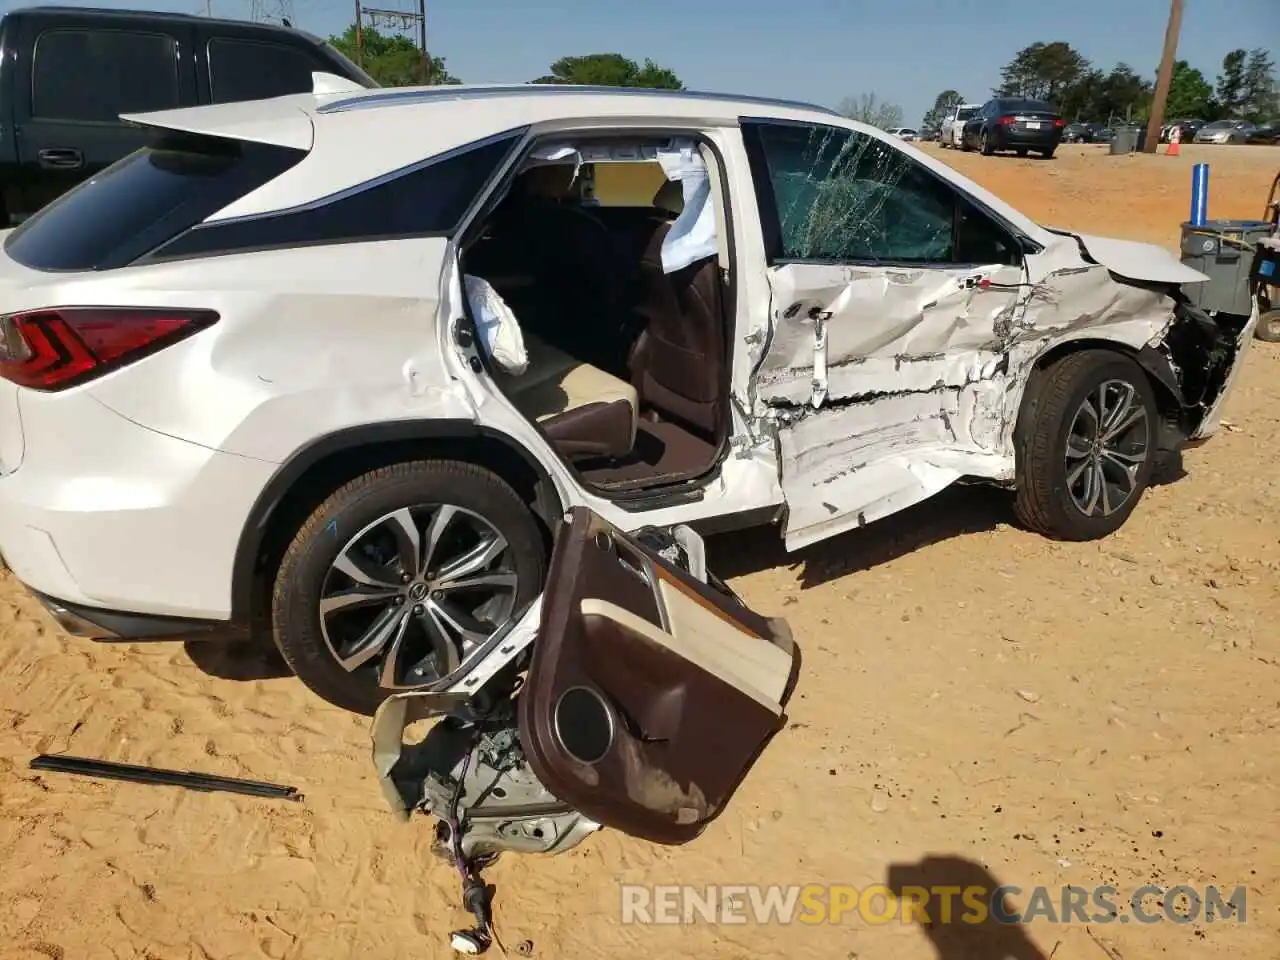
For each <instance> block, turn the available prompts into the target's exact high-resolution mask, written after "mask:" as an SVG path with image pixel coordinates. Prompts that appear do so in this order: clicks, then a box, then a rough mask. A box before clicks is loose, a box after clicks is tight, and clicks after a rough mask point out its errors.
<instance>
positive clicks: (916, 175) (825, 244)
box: [757, 124, 956, 263]
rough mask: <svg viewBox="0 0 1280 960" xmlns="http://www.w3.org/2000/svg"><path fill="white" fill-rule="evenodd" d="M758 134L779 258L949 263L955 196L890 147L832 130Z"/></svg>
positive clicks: (789, 128) (771, 128) (764, 129)
mask: <svg viewBox="0 0 1280 960" xmlns="http://www.w3.org/2000/svg"><path fill="white" fill-rule="evenodd" d="M757 129H758V135H759V138H760V146H761V150H762V153H763V158H764V162H765V164H766V166H767V167H768V176H769V180H770V183H771V184H772V187H773V199H774V204H775V206H776V211H777V218H778V226H779V232H780V237H779V238H778V240H779V243H778V246H779V247H780V249H779V251H778V252H779V255H780V257H781V258H782V259H787V260H838V261H849V260H855V261H872V262H875V261H883V260H887V261H897V262H913V263H950V262H952V261H953V260H954V256H953V254H954V252H955V251H954V249H953V243H954V235H955V215H956V198H955V195H954V194H953V193H952V191H951V190H950V189H949V188H948V187H947V186H946V185H945V184H943V183H942V182H940V181H939V180H937V179H936V178H934V177H932V176H930V175H929V174H928V173H927V172H926V171H924V170H923V169H922V168H920V167H919V166H917V165H916V164H915V163H913V162H912V161H911V160H910V159H909V158H908V157H907V156H905V155H904V154H903V153H901V152H900V151H898V150H896V149H895V148H894V147H892V146H891V145H890V144H887V143H884V142H882V141H880V140H877V139H875V138H874V137H869V136H867V135H865V134H861V133H857V132H855V131H852V130H844V129H840V128H837V127H824V126H806V125H798V124H779V125H772V124H761V125H760V126H759V127H758V128H757Z"/></svg>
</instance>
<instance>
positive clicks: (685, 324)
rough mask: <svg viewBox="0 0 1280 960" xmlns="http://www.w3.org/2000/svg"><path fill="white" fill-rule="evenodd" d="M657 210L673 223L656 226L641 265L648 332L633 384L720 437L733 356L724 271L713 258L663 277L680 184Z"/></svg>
mask: <svg viewBox="0 0 1280 960" xmlns="http://www.w3.org/2000/svg"><path fill="white" fill-rule="evenodd" d="M653 205H654V206H655V207H657V208H658V209H659V210H661V211H664V212H665V213H666V214H667V215H668V216H667V217H663V218H661V219H659V220H658V221H657V222H656V223H655V225H654V229H653V233H652V235H651V236H650V238H649V243H648V245H647V247H646V249H645V252H644V256H643V258H642V260H641V263H640V303H639V304H638V306H637V308H636V312H637V313H638V314H639V315H640V318H641V320H642V322H643V328H644V332H643V333H641V335H640V338H639V340H638V341H637V342H636V346H635V349H634V350H633V351H632V354H631V360H630V364H631V375H632V382H633V383H635V385H636V389H637V390H638V391H639V394H640V399H641V401H643V402H644V403H646V404H648V405H649V406H651V407H653V408H654V409H656V410H658V411H659V412H660V413H663V414H669V415H670V416H671V417H673V418H675V419H677V420H680V421H683V422H684V423H686V424H688V425H689V426H692V427H695V428H697V429H698V430H701V431H704V432H705V433H706V434H708V435H710V436H712V437H715V436H718V435H719V433H720V431H721V430H722V429H723V427H724V423H725V419H724V418H725V411H724V401H723V399H722V384H723V380H724V375H725V367H726V363H727V354H728V350H727V345H726V343H725V330H724V327H725V324H724V316H723V312H722V310H721V296H720V286H721V284H720V268H719V263H718V261H717V258H716V257H714V256H713V257H708V258H707V259H705V260H699V261H697V262H695V263H692V264H690V265H689V266H687V267H685V268H684V269H682V270H678V271H676V272H675V273H670V274H668V273H664V272H663V269H662V243H663V241H664V240H665V239H666V236H667V234H668V233H669V232H670V230H671V225H672V223H674V221H675V217H677V216H679V214H680V210H681V209H682V208H683V198H682V194H681V189H680V184H679V183H676V182H673V181H668V182H667V183H666V184H664V185H663V186H662V188H661V189H659V191H658V193H657V195H656V196H655V197H654V199H653Z"/></svg>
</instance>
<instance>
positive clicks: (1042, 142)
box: [962, 97, 1067, 158]
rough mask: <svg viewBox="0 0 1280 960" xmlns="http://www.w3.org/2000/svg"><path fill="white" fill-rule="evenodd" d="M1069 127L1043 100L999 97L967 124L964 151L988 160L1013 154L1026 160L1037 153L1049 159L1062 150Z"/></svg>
mask: <svg viewBox="0 0 1280 960" xmlns="http://www.w3.org/2000/svg"><path fill="white" fill-rule="evenodd" d="M1066 125H1067V123H1066V121H1065V120H1063V119H1062V117H1061V116H1059V115H1058V111H1057V110H1056V109H1055V108H1054V107H1053V106H1052V105H1051V104H1048V103H1046V102H1045V101H1043V100H1025V99H1019V98H1011V97H997V98H995V99H994V100H988V101H987V102H986V103H984V104H983V105H982V108H981V109H980V110H978V112H977V113H975V114H974V115H973V116H972V117H970V118H969V119H968V120H967V121H966V122H965V125H964V140H963V142H962V148H963V149H965V150H970V149H976V150H981V151H982V153H983V155H984V156H990V155H991V154H993V153H996V152H997V151H1001V150H1013V151H1016V152H1017V154H1018V156H1020V157H1025V156H1026V155H1027V154H1028V153H1030V152H1031V151H1033V150H1034V151H1035V152H1036V153H1038V154H1040V155H1041V156H1042V157H1046V158H1049V157H1052V156H1053V152H1054V151H1055V150H1056V149H1058V144H1059V143H1060V142H1061V141H1062V131H1063V130H1064V129H1065V128H1066Z"/></svg>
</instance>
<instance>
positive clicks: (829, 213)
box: [742, 119, 1025, 549]
mask: <svg viewBox="0 0 1280 960" xmlns="http://www.w3.org/2000/svg"><path fill="white" fill-rule="evenodd" d="M742 130H743V137H744V140H745V145H746V148H747V155H748V157H749V158H750V162H751V175H752V180H753V183H754V185H755V190H756V197H757V201H758V204H759V210H760V219H761V228H762V233H763V235H764V239H765V245H766V251H765V253H766V257H767V263H768V271H767V272H768V281H769V286H770V291H771V297H772V304H771V315H772V318H773V335H772V337H771V339H770V341H769V344H768V347H767V349H766V351H765V354H764V357H763V359H762V361H761V363H760V366H759V367H758V368H757V371H756V377H755V383H754V388H755V394H756V397H757V400H758V401H759V402H760V403H762V404H763V405H765V407H766V408H767V415H768V416H770V417H771V418H772V419H773V420H774V423H775V425H776V432H777V438H778V446H779V455H780V457H781V476H782V487H783V492H784V494H785V496H786V500H787V509H788V519H787V527H786V540H787V546H788V548H790V549H796V548H798V547H802V546H804V545H806V544H808V543H811V542H813V541H816V540H819V539H822V538H824V537H827V536H831V535H832V534H835V533H839V532H840V531H842V530H845V529H848V528H851V527H854V526H858V525H861V524H863V523H866V522H868V521H870V520H874V519H876V518H877V517H881V516H885V515H887V514H889V513H893V512H895V511H897V510H900V509H902V508H903V507H905V506H909V505H910V504H912V503H915V502H917V501H919V500H922V499H924V498H925V497H928V496H931V495H932V494H934V493H937V492H938V491H939V490H941V489H942V488H943V487H945V486H947V485H948V484H950V483H951V482H953V481H954V480H956V479H958V478H959V477H960V476H962V475H963V474H964V473H965V472H967V471H966V467H968V466H971V460H970V458H972V457H974V456H978V457H981V456H983V455H989V454H992V453H994V452H995V450H996V449H997V446H998V443H999V434H1000V432H1001V430H1002V428H1003V424H1002V423H1001V422H1000V420H999V416H998V414H997V413H996V411H997V410H999V409H1001V405H1000V402H999V401H1000V399H1001V398H1000V397H998V396H995V395H994V394H993V395H990V396H985V397H984V396H983V395H982V392H981V390H980V389H978V390H974V389H971V388H972V387H973V385H975V384H981V383H982V382H983V381H984V380H987V379H992V380H993V379H994V375H995V373H996V371H997V370H998V368H999V367H1000V365H1001V364H1002V363H1003V362H1004V360H1003V344H1002V339H1003V336H1004V335H1007V333H1008V332H1009V330H1011V329H1012V328H1013V325H1015V324H1016V323H1017V322H1018V320H1019V317H1020V316H1021V309H1022V308H1021V304H1020V298H1019V291H1020V290H1021V289H1022V288H1023V286H1024V280H1025V268H1024V262H1023V248H1022V243H1021V241H1020V240H1019V238H1018V236H1017V234H1016V232H1015V231H1014V230H1013V229H1012V228H1011V227H1009V226H1007V225H1005V224H1004V223H1003V221H1001V220H1000V219H999V218H998V217H997V216H996V215H995V214H994V213H992V212H990V211H988V210H986V209H985V208H983V207H980V206H979V204H978V203H977V201H975V200H973V199H972V198H969V197H968V196H967V195H966V194H963V193H962V192H960V191H959V190H958V189H957V188H956V187H955V186H953V185H952V184H951V183H950V182H949V181H947V180H946V179H944V178H943V177H941V176H940V175H939V174H937V173H935V172H934V171H933V170H931V169H929V168H928V167H926V166H925V165H924V164H922V163H919V162H918V161H917V160H916V159H914V158H913V157H911V156H908V155H907V154H906V153H905V152H904V151H903V150H902V149H900V148H899V147H898V146H896V145H894V144H893V143H890V142H888V141H886V140H882V139H879V138H877V137H875V136H872V135H870V134H867V133H862V132H858V131H855V130H850V129H847V128H843V127H835V126H824V125H821V124H804V123H790V122H779V121H772V120H769V121H752V120H746V119H744V121H743V123H742Z"/></svg>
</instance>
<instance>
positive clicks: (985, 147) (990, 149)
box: [978, 130, 996, 157]
mask: <svg viewBox="0 0 1280 960" xmlns="http://www.w3.org/2000/svg"><path fill="white" fill-rule="evenodd" d="M978 143H979V148H980V149H981V150H982V155H983V156H984V157H989V156H991V155H992V154H993V153H995V152H996V148H995V146H993V145H992V143H991V135H990V134H989V133H987V131H986V130H983V131H982V138H981V139H980V140H979V141H978Z"/></svg>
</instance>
